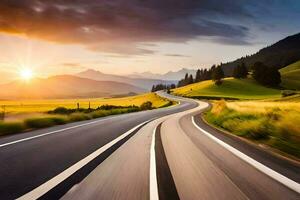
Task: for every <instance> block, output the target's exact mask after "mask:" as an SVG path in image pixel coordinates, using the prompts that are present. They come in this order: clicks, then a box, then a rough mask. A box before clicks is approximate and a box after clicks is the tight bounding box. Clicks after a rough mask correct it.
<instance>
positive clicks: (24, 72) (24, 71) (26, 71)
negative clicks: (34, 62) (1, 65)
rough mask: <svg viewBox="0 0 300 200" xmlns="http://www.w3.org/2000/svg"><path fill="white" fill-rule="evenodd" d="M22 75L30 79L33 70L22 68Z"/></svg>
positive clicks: (23, 77) (27, 79)
mask: <svg viewBox="0 0 300 200" xmlns="http://www.w3.org/2000/svg"><path fill="white" fill-rule="evenodd" d="M20 76H21V78H22V79H23V80H26V81H29V80H30V79H32V77H33V72H32V70H31V69H28V68H27V69H22V70H21V71H20Z"/></svg>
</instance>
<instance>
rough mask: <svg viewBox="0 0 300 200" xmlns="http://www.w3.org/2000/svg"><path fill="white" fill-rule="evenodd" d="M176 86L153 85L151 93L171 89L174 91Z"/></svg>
mask: <svg viewBox="0 0 300 200" xmlns="http://www.w3.org/2000/svg"><path fill="white" fill-rule="evenodd" d="M175 88H176V85H175V84H170V85H166V84H157V85H153V86H152V89H151V92H156V91H159V90H171V89H175Z"/></svg>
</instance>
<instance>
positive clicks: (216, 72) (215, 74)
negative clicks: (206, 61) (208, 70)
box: [212, 65, 224, 85]
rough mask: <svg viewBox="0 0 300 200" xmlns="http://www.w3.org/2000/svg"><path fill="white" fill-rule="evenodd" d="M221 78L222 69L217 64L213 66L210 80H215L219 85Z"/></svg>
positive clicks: (222, 74) (222, 75)
mask: <svg viewBox="0 0 300 200" xmlns="http://www.w3.org/2000/svg"><path fill="white" fill-rule="evenodd" d="M222 78H224V71H223V69H222V67H221V66H220V65H219V66H218V67H216V68H214V69H213V71H212V80H213V81H214V82H215V84H216V85H221V84H222Z"/></svg>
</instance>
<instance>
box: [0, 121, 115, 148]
mask: <svg viewBox="0 0 300 200" xmlns="http://www.w3.org/2000/svg"><path fill="white" fill-rule="evenodd" d="M116 117H118V116H116ZM116 117H111V118H106V119H100V120H97V121H92V122H87V123H84V124H79V125H76V126H71V127H68V128H63V129H59V130H56V131H51V132H48V133H43V134H40V135H35V136H32V137H28V138H23V139H20V140H15V141H12V142H7V143H4V144H0V148H1V147H5V146H8V145H12V144H16V143H19V142H24V141H28V140H32V139H35V138H39V137H44V136H47V135H51V134H54V133H59V132H63V131H67V130H70V129H75V128H79V127H82V126H87V125H91V124H96V123H98V122H102V121H105V120H109V119H113V118H116Z"/></svg>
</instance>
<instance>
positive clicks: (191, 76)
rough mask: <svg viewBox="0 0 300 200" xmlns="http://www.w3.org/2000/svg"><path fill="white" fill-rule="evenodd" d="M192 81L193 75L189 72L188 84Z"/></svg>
mask: <svg viewBox="0 0 300 200" xmlns="http://www.w3.org/2000/svg"><path fill="white" fill-rule="evenodd" d="M192 83H194V79H193V75H192V74H191V75H190V76H189V80H188V84H192Z"/></svg>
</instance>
